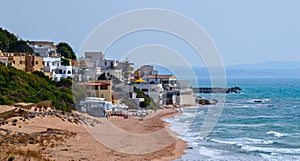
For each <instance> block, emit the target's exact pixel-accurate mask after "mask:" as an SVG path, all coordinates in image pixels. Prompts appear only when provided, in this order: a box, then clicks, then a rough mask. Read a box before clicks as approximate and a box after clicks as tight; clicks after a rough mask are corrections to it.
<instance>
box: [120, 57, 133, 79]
mask: <svg viewBox="0 0 300 161" xmlns="http://www.w3.org/2000/svg"><path fill="white" fill-rule="evenodd" d="M133 68H134V64H133V63H130V62H129V61H128V60H126V61H125V62H119V63H118V66H117V69H121V71H122V78H123V81H124V83H125V84H129V83H130V80H131V79H132V76H133V74H134V70H133Z"/></svg>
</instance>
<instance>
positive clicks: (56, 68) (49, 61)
mask: <svg viewBox="0 0 300 161" xmlns="http://www.w3.org/2000/svg"><path fill="white" fill-rule="evenodd" d="M44 66H45V68H44V72H45V75H47V76H49V77H50V78H52V79H53V80H56V81H59V80H61V78H68V77H71V78H73V72H74V71H73V70H72V66H62V65H61V58H60V57H56V58H55V57H45V58H44Z"/></svg>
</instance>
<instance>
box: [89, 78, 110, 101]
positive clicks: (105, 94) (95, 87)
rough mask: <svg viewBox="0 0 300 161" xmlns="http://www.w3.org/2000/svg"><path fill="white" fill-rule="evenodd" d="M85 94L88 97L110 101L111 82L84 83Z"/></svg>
mask: <svg viewBox="0 0 300 161" xmlns="http://www.w3.org/2000/svg"><path fill="white" fill-rule="evenodd" d="M84 85H85V86H86V93H87V96H88V97H99V98H105V100H106V101H110V102H111V101H112V90H111V86H112V83H111V81H95V82H86V83H84Z"/></svg>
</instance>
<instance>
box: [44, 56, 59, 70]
mask: <svg viewBox="0 0 300 161" xmlns="http://www.w3.org/2000/svg"><path fill="white" fill-rule="evenodd" d="M44 66H45V68H44V72H54V69H56V68H57V67H58V66H61V58H60V57H58V58H54V57H45V58H44Z"/></svg>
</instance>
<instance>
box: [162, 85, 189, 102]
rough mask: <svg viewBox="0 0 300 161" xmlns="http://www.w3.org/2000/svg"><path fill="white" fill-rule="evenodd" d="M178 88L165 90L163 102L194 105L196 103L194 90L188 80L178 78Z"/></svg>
mask: <svg viewBox="0 0 300 161" xmlns="http://www.w3.org/2000/svg"><path fill="white" fill-rule="evenodd" d="M176 83H177V84H176V85H177V86H176V87H177V88H176V89H172V90H168V91H165V92H164V94H163V96H162V97H163V104H165V105H169V104H171V105H179V106H180V105H193V104H195V95H194V91H193V89H192V88H191V86H190V81H188V80H177V81H176Z"/></svg>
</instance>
